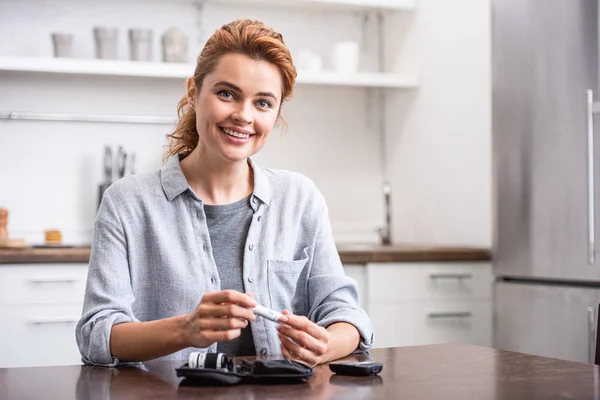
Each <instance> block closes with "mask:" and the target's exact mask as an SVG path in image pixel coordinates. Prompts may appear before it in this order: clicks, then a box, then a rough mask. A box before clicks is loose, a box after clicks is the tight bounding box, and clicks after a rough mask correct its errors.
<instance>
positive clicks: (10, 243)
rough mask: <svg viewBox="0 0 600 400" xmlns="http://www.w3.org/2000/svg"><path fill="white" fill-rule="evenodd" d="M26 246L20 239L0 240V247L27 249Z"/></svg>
mask: <svg viewBox="0 0 600 400" xmlns="http://www.w3.org/2000/svg"><path fill="white" fill-rule="evenodd" d="M28 247H29V246H27V243H25V241H24V240H22V239H5V240H0V249H27V248H28Z"/></svg>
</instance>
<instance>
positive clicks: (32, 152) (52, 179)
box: [0, 0, 493, 367]
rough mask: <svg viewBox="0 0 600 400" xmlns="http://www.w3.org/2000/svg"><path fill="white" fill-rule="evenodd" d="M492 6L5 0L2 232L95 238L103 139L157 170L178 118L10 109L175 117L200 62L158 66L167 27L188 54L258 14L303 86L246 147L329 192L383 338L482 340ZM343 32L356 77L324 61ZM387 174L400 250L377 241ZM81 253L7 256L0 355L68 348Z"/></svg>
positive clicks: (68, 239)
mask: <svg viewBox="0 0 600 400" xmlns="http://www.w3.org/2000/svg"><path fill="white" fill-rule="evenodd" d="M490 2H491V1H490V0H455V1H452V2H449V1H446V0H285V1H275V0H272V1H271V0H207V1H192V0H177V1H169V2H167V1H159V0H143V1H142V0H120V1H116V0H106V1H102V2H97V1H88V0H86V1H76V0H53V1H48V0H24V1H0V94H1V95H0V208H3V207H4V208H6V209H8V210H9V213H10V214H9V224H8V232H9V235H10V237H11V238H14V239H24V240H25V241H26V242H27V244H29V245H37V244H43V243H44V240H45V237H44V231H46V230H51V229H57V230H60V231H61V232H62V235H63V238H62V242H63V243H64V244H68V245H88V244H89V243H90V240H91V235H92V228H93V221H94V217H95V212H96V207H97V196H98V187H99V185H100V184H101V183H102V182H103V181H104V173H103V154H104V147H105V146H107V145H108V146H111V147H112V149H113V156H114V155H115V153H116V151H117V148H118V146H123V149H124V150H125V151H126V152H128V153H130V154H131V153H134V154H135V173H143V172H147V171H152V170H155V169H158V168H160V167H161V165H162V156H163V151H164V145H165V135H166V134H167V133H169V132H170V129H171V127H172V125H171V124H169V123H166V124H164V123H163V124H146V123H99V122H73V121H69V122H68V121H32V120H26V119H23V120H21V119H9V116H10V115H11V114H10V113H11V112H15V113H67V114H83V115H92V116H93V115H115V114H118V115H135V116H145V117H157V116H158V117H168V118H172V117H174V116H175V107H176V103H177V101H178V100H179V99H180V98H181V96H182V95H183V94H184V78H185V77H186V76H188V75H189V74H191V73H192V72H193V69H194V67H193V65H190V66H188V65H186V64H165V63H164V62H162V54H161V51H162V48H161V42H160V40H161V36H162V35H163V34H164V33H165V32H166V31H167V30H168V29H169V28H171V27H178V28H181V29H183V31H184V32H185V33H186V35H187V37H188V39H189V51H188V62H189V63H190V64H193V63H194V61H195V58H196V56H197V54H198V53H199V51H200V49H201V48H202V46H203V44H204V41H205V40H206V39H207V38H208V37H209V36H210V35H211V34H212V32H213V31H214V30H215V29H217V28H218V27H219V26H221V25H222V24H224V23H226V22H229V21H231V20H233V19H237V18H242V17H249V18H257V19H261V20H263V21H264V22H265V23H267V24H269V25H271V26H273V27H274V28H275V29H276V30H279V31H280V32H282V33H283V35H284V39H285V41H286V43H287V44H288V46H289V47H290V49H291V51H292V55H293V56H294V59H295V62H296V63H297V66H298V67H299V81H298V84H297V86H296V94H295V97H294V98H293V100H292V101H291V102H290V103H289V104H287V105H286V107H285V109H284V117H285V119H286V121H287V123H288V130H287V132H286V133H283V134H280V133H279V132H275V133H274V134H273V135H272V136H271V139H270V142H269V143H268V145H267V146H266V148H265V149H264V150H263V151H262V152H261V153H260V154H259V155H257V156H256V160H257V161H258V162H259V163H260V165H262V166H268V167H273V168H285V169H290V170H294V171H298V172H301V173H304V174H306V175H307V176H309V177H310V178H311V179H313V180H314V181H315V182H316V184H317V186H318V187H319V189H320V190H321V191H322V192H323V194H324V195H325V198H326V200H327V202H328V204H329V208H330V216H331V219H332V224H333V230H334V236H335V238H336V241H337V243H338V244H339V245H340V252H341V255H342V260H343V262H344V267H345V269H346V272H347V273H348V275H350V276H352V277H353V278H355V279H356V281H357V284H358V286H359V292H360V296H361V304H362V305H363V307H364V308H365V309H366V310H367V312H368V313H369V314H370V316H371V318H372V319H373V323H374V325H375V330H376V332H377V339H376V346H377V347H386V346H399V345H412V344H425V343H439V342H460V343H470V344H479V345H486V346H491V345H492V305H491V298H492V281H493V276H492V272H491V263H490V261H489V252H490V247H491V245H492V152H491V65H490V64H491V59H490V46H491V29H490V7H491V4H490ZM98 26H100V27H115V28H118V52H117V55H118V59H119V61H106V60H100V61H99V60H95V45H94V36H93V29H94V27H98ZM130 28H149V29H151V30H152V32H153V42H152V43H153V46H152V52H153V57H152V62H151V63H141V62H137V63H136V62H134V61H130V54H129V41H128V37H127V31H128V30H129V29H130ZM56 32H60V33H68V34H72V35H73V45H72V46H73V47H72V51H73V57H71V58H57V57H55V56H54V53H53V44H52V39H51V34H52V33H56ZM345 41H353V42H356V43H359V45H360V62H359V72H358V73H352V74H339V73H334V72H332V71H333V67H334V63H333V62H332V57H331V56H332V53H333V51H334V48H335V47H336V45H337V44H338V43H340V42H345ZM380 45H381V47H380ZM307 51H310V52H312V53H313V54H316V55H318V56H319V57H320V59H321V63H322V69H321V70H320V71H314V70H311V71H309V70H308V67H309V66H308V64H310V63H308V64H307V63H305V62H304V61H303V60H304V59H305V58H306V54H307ZM380 60H381V61H382V62H380ZM305 64H306V65H305ZM385 183H389V184H390V187H391V205H390V208H389V210H391V224H390V226H391V239H392V244H393V246H391V247H389V250H383V251H380V249H377V248H376V245H378V244H379V243H381V240H382V237H381V234H380V231H379V230H380V228H382V227H384V226H385V225H386V215H387V210H386V207H385V197H384V193H383V188H384V184H385ZM352 246H355V247H352ZM423 246H425V247H426V248H427V249H428V250H425V251H423V250H419V249H420V248H423ZM458 247H461V248H468V249H467V250H465V251H462V250H459V251H453V250H452V249H456V248H458ZM343 248H348V249H351V250H347V251H346V252H344V250H342V249H343ZM352 249H353V250H352ZM357 249H358V250H357ZM469 249H474V250H473V251H470V250H469ZM3 257H4V258H3ZM36 257H37V258H36ZM75 258H77V259H78V260H79V261H78V262H76V263H67V262H62V261H61V262H57V261H56V260H57V259H54V261H55V262H53V263H49V262H48V261H45V260H48V258H44V256H39V257H38V256H32V257H31V258H23V259H21V260H19V256H15V255H14V253H9V252H5V253H2V250H0V264H2V265H0V321H2V322H1V324H3V326H6V327H8V329H6V330H0V331H3V332H4V333H0V338H1V340H0V367H3V366H26V365H49V364H73V363H77V362H78V360H79V355H78V352H77V349H76V346H75V345H74V326H75V322H76V320H77V319H78V317H79V315H80V312H81V302H82V293H83V290H84V287H85V277H86V263H85V262H83V261H82V259H81V255H77V256H76V257H75ZM25 259H26V260H28V261H23V260H25ZM64 259H65V260H66V259H68V257H66V258H64ZM32 260H35V262H33V261H32ZM49 342H51V343H53V344H54V345H53V346H47V345H46V344H47V343H49Z"/></svg>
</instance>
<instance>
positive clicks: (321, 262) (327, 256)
mask: <svg viewBox="0 0 600 400" xmlns="http://www.w3.org/2000/svg"><path fill="white" fill-rule="evenodd" d="M321 202H322V209H321V210H322V211H321V216H320V218H319V220H318V226H317V234H316V236H315V241H314V245H313V253H312V259H311V260H310V262H311V266H310V273H309V278H308V294H309V295H308V303H309V304H308V307H309V312H308V318H309V319H310V320H311V321H313V322H315V323H316V324H318V325H320V326H324V327H327V326H329V325H331V324H333V323H336V322H347V323H349V324H351V325H353V326H354V327H356V329H357V330H358V332H359V333H360V336H361V340H360V343H359V349H360V350H363V351H364V350H368V349H370V348H371V347H372V346H373V341H374V333H373V326H372V323H371V319H370V318H369V316H368V315H367V313H366V312H365V311H364V310H363V309H361V308H360V306H359V298H358V289H357V286H356V282H355V281H354V280H353V279H351V278H349V277H347V276H346V274H345V272H344V268H343V266H342V262H341V260H340V256H339V254H338V251H337V248H336V245H335V240H334V238H333V234H332V229H331V222H330V220H329V212H328V209H327V205H326V203H325V199H324V198H322V196H321Z"/></svg>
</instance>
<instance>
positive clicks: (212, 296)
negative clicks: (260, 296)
mask: <svg viewBox="0 0 600 400" xmlns="http://www.w3.org/2000/svg"><path fill="white" fill-rule="evenodd" d="M207 296H208V297H207ZM205 298H206V300H208V301H210V302H212V303H217V304H219V303H233V304H239V305H240V306H242V307H246V308H254V307H256V306H257V305H258V303H257V302H256V300H254V299H253V298H252V297H250V296H247V295H246V294H244V293H242V292H238V291H237V290H223V291H221V292H213V293H207V294H205V295H204V297H203V298H202V300H204V299H205Z"/></svg>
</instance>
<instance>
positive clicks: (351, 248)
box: [0, 244, 491, 264]
mask: <svg viewBox="0 0 600 400" xmlns="http://www.w3.org/2000/svg"><path fill="white" fill-rule="evenodd" d="M338 252H339V254H340V258H341V259H342V262H343V263H345V264H364V263H369V262H401V261H405V262H407V261H489V260H490V259H491V255H490V254H491V252H490V250H489V249H485V248H468V247H464V248H461V247H436V246H429V247H423V246H420V247H419V246H397V245H393V246H377V245H365V244H340V245H338ZM89 258H90V248H89V247H71V248H43V249H41V248H30V249H23V250H7V249H0V264H24V263H25V264H29V263H87V262H88V261H89Z"/></svg>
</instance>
